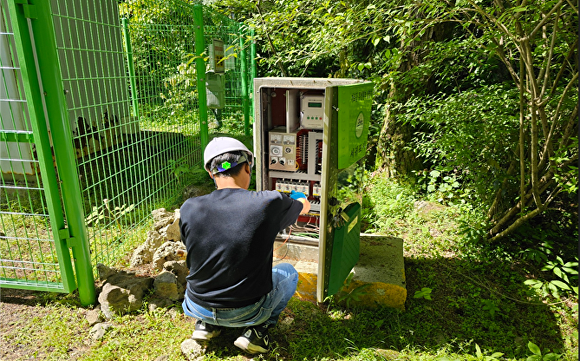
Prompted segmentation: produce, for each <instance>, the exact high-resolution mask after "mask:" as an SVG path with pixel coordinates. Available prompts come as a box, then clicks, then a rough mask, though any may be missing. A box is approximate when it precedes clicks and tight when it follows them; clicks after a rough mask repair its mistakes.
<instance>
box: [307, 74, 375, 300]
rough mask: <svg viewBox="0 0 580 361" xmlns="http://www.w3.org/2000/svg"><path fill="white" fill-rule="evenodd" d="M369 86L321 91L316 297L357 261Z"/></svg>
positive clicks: (337, 284) (335, 287)
mask: <svg viewBox="0 0 580 361" xmlns="http://www.w3.org/2000/svg"><path fill="white" fill-rule="evenodd" d="M372 96H373V84H372V83H370V82H365V83H357V84H351V85H339V86H331V87H327V88H326V93H325V116H324V138H323V144H322V154H323V158H322V189H323V190H324V192H323V194H322V196H321V209H320V243H319V260H318V279H317V291H316V298H317V300H318V302H323V301H324V299H325V298H326V297H328V296H330V295H333V294H335V293H337V292H338V291H339V290H340V288H341V287H342V285H343V283H344V280H345V279H346V277H347V276H348V275H349V273H350V272H351V270H352V268H353V267H354V265H355V264H356V263H357V262H358V258H359V246H360V223H361V216H360V214H361V207H362V176H363V174H364V158H365V155H366V151H367V139H368V132H369V123H370V117H371V107H372Z"/></svg>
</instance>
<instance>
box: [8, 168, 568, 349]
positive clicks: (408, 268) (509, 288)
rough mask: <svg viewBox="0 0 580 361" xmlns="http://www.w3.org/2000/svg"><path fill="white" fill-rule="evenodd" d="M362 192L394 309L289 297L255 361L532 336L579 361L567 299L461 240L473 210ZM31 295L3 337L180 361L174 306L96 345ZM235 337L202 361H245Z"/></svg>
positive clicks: (55, 306)
mask: <svg viewBox="0 0 580 361" xmlns="http://www.w3.org/2000/svg"><path fill="white" fill-rule="evenodd" d="M366 194H367V198H366V199H365V206H366V207H367V208H366V210H365V212H366V213H365V222H366V229H365V231H366V232H373V231H374V232H377V233H379V232H380V233H385V234H388V235H391V236H397V237H402V238H404V239H405V249H404V254H405V272H406V284H407V291H408V297H407V301H406V304H405V311H398V310H394V309H386V308H384V309H372V310H368V309H356V308H355V309H347V308H344V307H341V306H339V305H337V304H336V303H335V302H334V300H330V301H328V302H326V303H324V304H313V303H310V302H305V301H300V300H298V299H292V300H291V301H290V303H289V305H288V308H287V309H286V310H285V311H284V313H283V314H282V316H281V318H280V322H279V324H278V326H277V327H276V328H275V329H274V330H273V331H272V333H271V335H272V340H273V342H272V350H271V352H270V353H269V354H267V355H262V356H257V357H255V358H254V359H262V360H345V361H346V360H349V361H350V360H353V361H354V360H364V361H370V360H412V361H415V360H462V361H463V360H466V361H468V360H484V361H485V360H493V359H494V358H496V359H499V360H526V359H527V358H528V357H529V356H531V355H532V351H531V350H530V349H529V346H528V345H529V344H530V343H533V344H535V345H537V346H538V347H539V348H540V349H541V351H542V353H543V354H546V353H548V352H555V353H557V354H559V355H560V358H559V359H560V360H578V333H577V326H578V307H577V297H575V296H573V295H570V294H567V295H562V296H561V298H555V297H553V296H549V295H548V296H546V295H542V294H541V293H539V292H538V291H537V290H534V289H532V288H531V287H530V286H528V285H525V284H524V281H525V280H526V279H528V278H529V277H531V276H532V275H531V274H530V271H529V269H530V268H529V266H528V264H527V263H526V261H525V260H523V259H521V258H518V256H517V255H516V256H514V255H513V254H512V256H511V258H509V257H508V256H506V255H504V254H502V253H501V250H498V248H491V247H486V246H482V245H477V244H472V243H466V241H465V238H464V235H462V233H461V227H462V224H464V223H466V222H468V223H469V222H477V221H478V219H479V218H478V215H477V213H475V212H474V211H473V210H470V209H469V208H467V207H463V206H461V207H460V206H454V207H445V206H441V205H438V204H436V203H435V202H430V203H419V202H421V201H424V200H422V199H420V198H418V196H417V195H416V194H414V193H413V192H412V191H411V190H409V189H408V188H406V187H403V186H400V185H397V184H395V183H392V182H391V181H389V180H385V179H383V178H380V177H377V178H375V179H373V180H372V181H371V182H370V185H369V187H368V189H367V192H366ZM425 289H428V290H427V291H426V292H425V291H424V292H423V293H422V294H421V293H417V291H421V290H425ZM35 295H36V298H37V300H38V303H39V305H38V306H35V307H34V310H33V312H31V313H32V314H37V315H38V316H37V317H22V318H21V319H19V321H18V322H19V324H18V325H17V326H18V327H13V328H11V329H10V330H9V331H2V332H1V338H0V340H1V341H2V343H6V344H8V345H11V346H12V345H14V344H18V345H20V347H22V348H24V349H27V350H30V351H31V352H35V353H36V354H37V355H39V357H40V358H45V359H70V358H74V359H76V360H135V359H140V360H141V359H142V360H155V359H156V358H158V357H160V356H162V355H166V356H167V357H168V358H167V359H168V360H183V359H184V358H183V356H182V355H181V353H180V344H181V342H182V341H183V340H185V339H186V338H188V337H189V335H190V334H191V332H192V329H193V320H192V319H190V318H188V317H187V316H184V315H183V312H182V310H181V306H180V305H179V304H176V305H174V307H172V308H170V309H157V310H155V311H152V312H149V311H147V306H146V305H145V306H144V307H143V309H142V310H141V311H139V312H135V313H133V314H130V315H125V316H122V317H118V318H115V319H114V320H113V321H112V324H113V327H112V328H111V329H109V330H108V331H107V333H106V335H105V337H104V338H103V339H101V340H98V341H95V340H92V339H90V337H89V330H90V328H89V326H88V324H87V322H86V320H85V318H84V313H85V312H86V310H84V309H82V308H81V307H80V306H79V304H78V300H77V297H76V296H75V295H59V294H49V293H35ZM415 295H417V296H418V297H414V296H415ZM421 295H422V296H421ZM425 295H428V296H429V297H425ZM429 298H430V299H429ZM239 333H240V330H239V329H232V330H227V331H225V332H224V333H223V334H222V336H220V337H219V338H218V340H216V341H214V342H213V343H212V344H211V345H210V347H209V349H208V353H207V354H206V356H205V359H206V360H228V361H230V360H247V359H248V357H247V356H246V355H244V354H243V353H241V352H239V351H238V350H237V348H236V347H235V346H233V341H234V340H235V338H236V337H237V336H238V335H239ZM55 335H58V336H55ZM478 350H480V352H481V353H478ZM548 350H549V351H548ZM498 353H501V354H503V355H501V356H499V354H498ZM492 355H495V356H494V358H491V357H492ZM31 356H33V355H32V354H31ZM73 356H74V357H73ZM486 357H487V358H486Z"/></svg>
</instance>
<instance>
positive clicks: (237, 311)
mask: <svg viewBox="0 0 580 361" xmlns="http://www.w3.org/2000/svg"><path fill="white" fill-rule="evenodd" d="M297 284H298V272H296V270H295V269H294V267H292V265H290V264H288V263H281V264H278V265H276V266H275V267H274V268H272V291H270V293H268V294H266V295H264V296H262V298H261V299H260V300H259V301H258V302H256V303H254V304H251V305H249V306H245V307H240V308H204V307H201V306H200V305H198V304H196V303H194V302H193V301H192V300H190V299H189V298H188V297H187V292H186V293H185V300H184V301H183V312H184V313H185V314H186V315H188V316H190V317H194V318H197V319H198V320H201V321H204V322H206V323H209V324H211V325H216V326H224V327H246V326H254V325H261V324H267V325H273V324H275V323H276V322H278V317H279V316H280V314H281V313H282V311H283V310H284V308H286V305H287V304H288V301H289V300H290V298H291V297H292V295H293V294H294V292H296V286H297Z"/></svg>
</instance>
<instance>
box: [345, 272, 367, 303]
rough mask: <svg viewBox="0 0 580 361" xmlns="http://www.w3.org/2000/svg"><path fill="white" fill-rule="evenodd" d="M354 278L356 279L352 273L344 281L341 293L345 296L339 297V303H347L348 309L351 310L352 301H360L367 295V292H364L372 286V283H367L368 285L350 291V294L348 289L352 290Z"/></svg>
mask: <svg viewBox="0 0 580 361" xmlns="http://www.w3.org/2000/svg"><path fill="white" fill-rule="evenodd" d="M353 277H354V272H351V273H350V274H349V275H348V276H347V277H346V280H345V281H344V286H343V287H342V289H341V293H343V294H342V295H341V296H339V297H338V301H337V302H338V303H340V302H343V301H345V302H346V308H350V302H351V301H355V302H358V301H360V297H361V296H364V295H366V294H367V293H366V292H364V290H365V289H366V288H367V287H369V286H370V283H367V284H364V285H361V286H358V287H355V288H353V289H352V290H350V291H349V292H347V291H348V289H349V288H350V285H351V283H352V279H353Z"/></svg>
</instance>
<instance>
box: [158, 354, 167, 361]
mask: <svg viewBox="0 0 580 361" xmlns="http://www.w3.org/2000/svg"><path fill="white" fill-rule="evenodd" d="M168 360H169V356H167V355H161V356H159V357H157V358H156V359H155V361H168Z"/></svg>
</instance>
